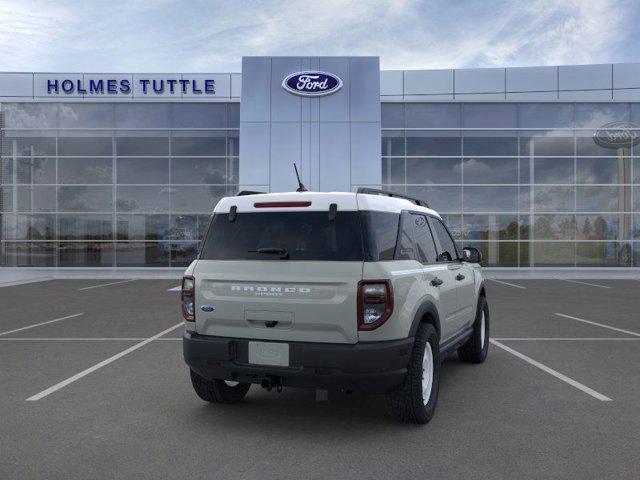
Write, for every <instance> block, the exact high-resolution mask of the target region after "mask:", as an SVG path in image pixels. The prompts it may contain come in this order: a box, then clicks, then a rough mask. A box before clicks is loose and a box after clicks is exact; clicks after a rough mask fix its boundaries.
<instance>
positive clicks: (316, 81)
mask: <svg viewBox="0 0 640 480" xmlns="http://www.w3.org/2000/svg"><path fill="white" fill-rule="evenodd" d="M282 88H284V89H285V90H286V91H287V92H290V93H293V94H294V95H300V96H303V97H321V96H323V95H329V94H331V93H335V92H337V91H338V90H340V89H341V88H342V79H340V77H337V76H336V75H333V74H332V73H327V72H318V71H305V72H296V73H292V74H291V75H289V76H287V77H286V78H285V79H284V80H283V81H282Z"/></svg>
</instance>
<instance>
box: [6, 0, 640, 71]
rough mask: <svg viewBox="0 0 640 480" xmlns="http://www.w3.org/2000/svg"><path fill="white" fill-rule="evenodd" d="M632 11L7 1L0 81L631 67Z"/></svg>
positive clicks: (560, 6) (550, 4)
mask: <svg viewBox="0 0 640 480" xmlns="http://www.w3.org/2000/svg"><path fill="white" fill-rule="evenodd" d="M639 17H640V4H638V2H635V1H634V0H599V1H598V2H593V1H584V0H566V1H552V0H529V1H524V2H512V1H506V0H497V1H492V2H489V1H483V0H471V1H465V2H451V1H449V0H430V1H418V0H361V1H344V0H324V1H322V2H313V1H309V0H290V1H288V2H286V3H283V2H272V1H263V0H246V1H233V2H231V1H226V0H221V1H192V2H179V1H170V0H156V1H153V0H151V1H145V2H131V1H123V0H113V1H91V2H84V3H81V2H74V1H62V0H61V1H57V2H39V1H28V0H22V1H16V0H5V1H3V3H2V4H0V18H2V22H0V70H4V71H17V70H23V71H37V70H48V71H65V70H66V71H87V72H91V71H94V72H95V71H111V72H117V71H122V72H125V71H129V72H131V71H136V72H167V73H168V72H187V71H219V72H220V71H240V60H241V57H242V56H243V55H310V56H315V55H379V56H380V59H381V67H382V68H383V69H411V68H460V67H505V66H515V65H554V64H573V63H599V62H602V63H608V62H620V61H637V60H639V59H638V54H637V52H636V48H635V45H637V42H638V40H639V38H638V35H639V34H638V33H637V29H636V27H635V25H637V23H638V19H639Z"/></svg>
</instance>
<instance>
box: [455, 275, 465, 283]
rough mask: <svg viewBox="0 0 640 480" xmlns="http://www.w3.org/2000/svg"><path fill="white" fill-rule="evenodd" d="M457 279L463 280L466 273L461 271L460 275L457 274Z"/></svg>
mask: <svg viewBox="0 0 640 480" xmlns="http://www.w3.org/2000/svg"><path fill="white" fill-rule="evenodd" d="M456 280H458V281H459V282H461V281H462V280H464V275H463V274H461V273H459V274H458V275H456Z"/></svg>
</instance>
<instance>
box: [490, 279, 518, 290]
mask: <svg viewBox="0 0 640 480" xmlns="http://www.w3.org/2000/svg"><path fill="white" fill-rule="evenodd" d="M487 280H490V281H492V282H496V283H501V284H503V285H509V286H510V287H515V288H520V289H522V290H526V289H527V287H523V286H522V285H516V284H515V283H509V282H503V281H502V280H495V279H493V278H487Z"/></svg>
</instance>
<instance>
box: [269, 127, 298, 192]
mask: <svg viewBox="0 0 640 480" xmlns="http://www.w3.org/2000/svg"><path fill="white" fill-rule="evenodd" d="M301 127H302V124H301V123H300V122H272V123H271V152H270V155H271V162H270V171H271V173H270V178H271V189H270V190H271V191H272V192H287V191H291V190H295V189H296V188H298V182H297V180H296V175H295V170H294V168H293V164H294V162H295V163H297V165H298V169H299V170H302V171H303V175H304V173H306V172H305V170H306V169H305V168H304V166H303V165H302V164H301V163H300V149H301V141H302V139H301V132H300V130H301Z"/></svg>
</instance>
